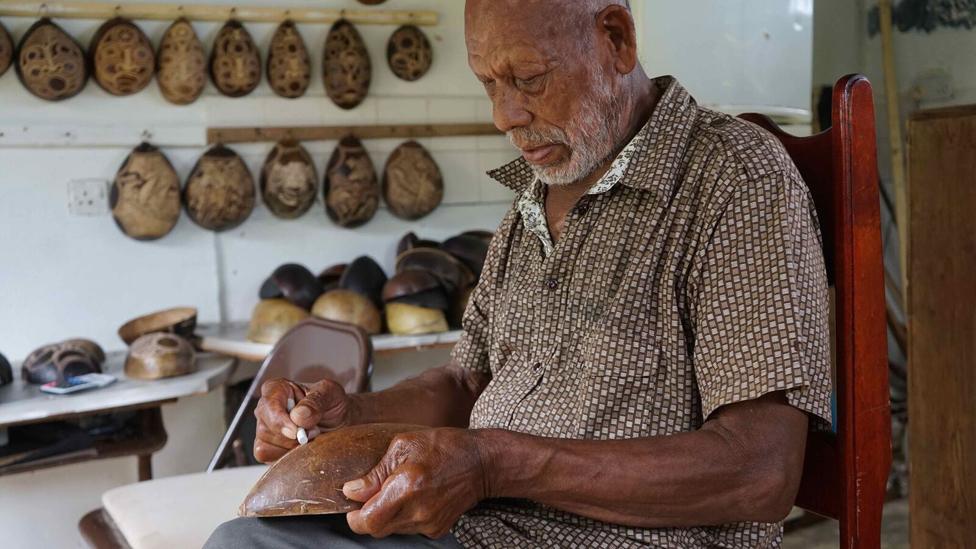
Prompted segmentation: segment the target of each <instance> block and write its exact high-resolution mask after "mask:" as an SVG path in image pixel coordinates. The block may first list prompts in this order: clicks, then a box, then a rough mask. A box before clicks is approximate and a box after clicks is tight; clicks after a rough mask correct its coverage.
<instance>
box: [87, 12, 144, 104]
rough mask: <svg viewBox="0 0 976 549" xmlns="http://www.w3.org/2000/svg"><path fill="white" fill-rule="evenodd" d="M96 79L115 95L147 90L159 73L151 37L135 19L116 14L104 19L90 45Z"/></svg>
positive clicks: (103, 87)
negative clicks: (105, 20) (136, 23)
mask: <svg viewBox="0 0 976 549" xmlns="http://www.w3.org/2000/svg"><path fill="white" fill-rule="evenodd" d="M88 49H89V53H90V54H91V58H92V61H91V62H92V67H93V68H94V75H95V82H98V85H99V86H101V87H102V89H104V90H105V91H107V92H108V93H110V94H112V95H119V96H125V95H132V94H134V93H138V92H140V91H142V90H143V89H145V87H146V86H148V85H149V82H151V81H152V77H153V73H155V72H156V54H155V52H153V47H152V43H151V42H149V38H148V37H146V35H145V34H144V33H143V32H142V30H140V29H139V27H137V26H136V25H135V24H134V23H132V21H129V20H128V19H125V18H122V17H116V18H115V19H111V20H109V21H107V22H105V23H104V24H103V25H102V26H101V27H99V28H98V31H97V32H96V33H95V37H94V38H92V42H91V47H89V48H88Z"/></svg>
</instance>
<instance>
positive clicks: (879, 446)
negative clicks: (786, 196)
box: [741, 75, 891, 548]
mask: <svg viewBox="0 0 976 549" xmlns="http://www.w3.org/2000/svg"><path fill="white" fill-rule="evenodd" d="M741 118H743V119H745V120H748V121H750V122H753V123H755V124H757V125H759V126H761V127H763V128H765V129H766V130H768V131H770V132H772V133H773V135H775V136H776V137H777V138H778V139H779V140H780V141H781V142H782V143H783V146H784V147H785V148H786V150H787V152H789V154H790V156H791V157H792V158H793V161H794V162H795V163H796V166H797V168H799V170H800V173H801V174H802V175H803V179H804V180H805V181H806V183H807V185H808V186H809V187H810V192H811V193H812V195H813V199H814V202H815V203H816V207H817V214H818V216H819V218H820V224H821V229H822V232H823V239H824V256H825V258H826V264H827V275H828V279H829V281H830V283H831V284H832V285H833V287H834V290H835V308H834V318H835V321H834V330H833V332H834V334H835V341H834V343H835V349H836V357H835V371H834V380H835V387H834V390H835V397H836V417H835V418H834V425H835V429H834V430H835V432H833V433H826V432H811V433H810V435H809V436H808V438H807V447H806V459H805V461H804V465H803V478H802V481H801V485H800V491H799V494H798V495H797V499H796V505H797V506H798V507H801V508H803V509H806V510H808V511H811V512H813V513H816V514H818V515H822V516H825V517H829V518H833V519H836V520H838V521H839V522H840V542H841V543H840V546H841V547H845V548H867V547H880V544H881V540H880V538H881V514H882V510H883V507H884V501H885V486H886V482H887V478H888V472H889V469H890V467H891V419H890V415H891V414H890V405H889V392H888V391H889V389H888V340H887V329H886V324H885V294H884V288H885V285H884V263H883V256H882V247H881V218H880V197H879V191H878V181H879V180H878V162H877V152H876V138H875V118H874V101H873V98H872V93H871V84H870V82H868V80H867V78H865V77H864V76H861V75H849V76H846V77H844V78H842V79H840V80H839V81H838V82H837V84H836V85H835V86H834V96H833V112H832V118H833V125H832V127H831V128H830V129H828V130H826V131H824V132H822V133H819V134H817V135H814V136H811V137H795V136H793V135H790V134H787V133H785V132H784V131H782V130H781V129H780V128H779V127H778V126H777V125H776V123H775V122H773V121H772V120H771V119H769V118H768V117H766V116H763V115H758V114H744V115H742V116H741Z"/></svg>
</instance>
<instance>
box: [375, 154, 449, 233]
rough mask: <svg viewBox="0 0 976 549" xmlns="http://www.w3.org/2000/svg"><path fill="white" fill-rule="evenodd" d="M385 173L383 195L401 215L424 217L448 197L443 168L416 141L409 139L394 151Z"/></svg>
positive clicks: (395, 213) (390, 205)
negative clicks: (445, 193)
mask: <svg viewBox="0 0 976 549" xmlns="http://www.w3.org/2000/svg"><path fill="white" fill-rule="evenodd" d="M384 172H385V173H384V176H383V198H384V199H385V200H386V203H387V205H388V206H389V207H390V211H391V212H392V213H393V214H394V215H396V216H397V217H401V218H404V219H419V218H421V217H424V216H425V215H427V214H429V213H430V212H432V211H434V209H435V208H437V206H438V205H439V204H440V203H441V200H443V198H444V180H443V178H442V176H441V171H440V168H438V167H437V163H436V162H434V159H433V158H431V156H430V154H429V153H428V152H427V151H426V149H424V148H423V146H421V145H420V144H419V143H417V142H416V141H408V142H407V143H404V144H403V145H400V146H399V147H398V148H397V149H396V150H395V151H393V154H392V155H390V160H389V161H388V162H387V164H386V169H385V170H384Z"/></svg>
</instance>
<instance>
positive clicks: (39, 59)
mask: <svg viewBox="0 0 976 549" xmlns="http://www.w3.org/2000/svg"><path fill="white" fill-rule="evenodd" d="M17 52H18V53H17V75H18V76H19V77H20V80H21V82H22V83H23V84H24V87H25V88H27V90H28V91H29V92H31V93H32V94H34V95H36V96H37V97H40V98H41V99H45V100H47V101H61V100H63V99H68V98H70V97H74V96H75V95H77V94H78V93H79V92H80V91H81V90H82V89H84V88H85V84H86V83H87V82H88V63H87V61H86V60H85V52H84V50H82V49H81V46H80V45H79V44H78V43H77V42H75V40H74V39H73V38H71V36H69V35H68V34H67V33H66V32H64V30H62V29H61V27H59V26H57V25H56V24H54V23H52V22H51V20H50V19H47V18H44V19H41V20H40V21H38V22H37V23H34V25H33V26H31V28H30V29H28V30H27V33H26V34H24V37H23V38H22V39H21V41H20V44H19V46H18V47H17Z"/></svg>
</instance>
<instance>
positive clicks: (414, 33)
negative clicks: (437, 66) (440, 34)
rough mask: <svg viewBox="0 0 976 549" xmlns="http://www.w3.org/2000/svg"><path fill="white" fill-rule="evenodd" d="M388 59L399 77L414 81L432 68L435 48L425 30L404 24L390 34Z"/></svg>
mask: <svg viewBox="0 0 976 549" xmlns="http://www.w3.org/2000/svg"><path fill="white" fill-rule="evenodd" d="M386 61H387V63H389V65H390V70H392V71H393V74H395V75H397V77H399V78H401V79H403V80H406V81H408V82H413V81H415V80H419V79H420V78H421V77H422V76H423V75H425V74H427V71H429V70H430V66H431V64H432V63H433V62H434V49H433V48H432V47H431V46H430V40H428V39H427V35H426V34H424V31H422V30H420V29H419V28H418V27H416V26H414V25H404V26H402V27H400V28H399V29H397V30H396V31H394V32H393V34H392V35H390V40H389V41H388V42H387V44H386Z"/></svg>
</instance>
